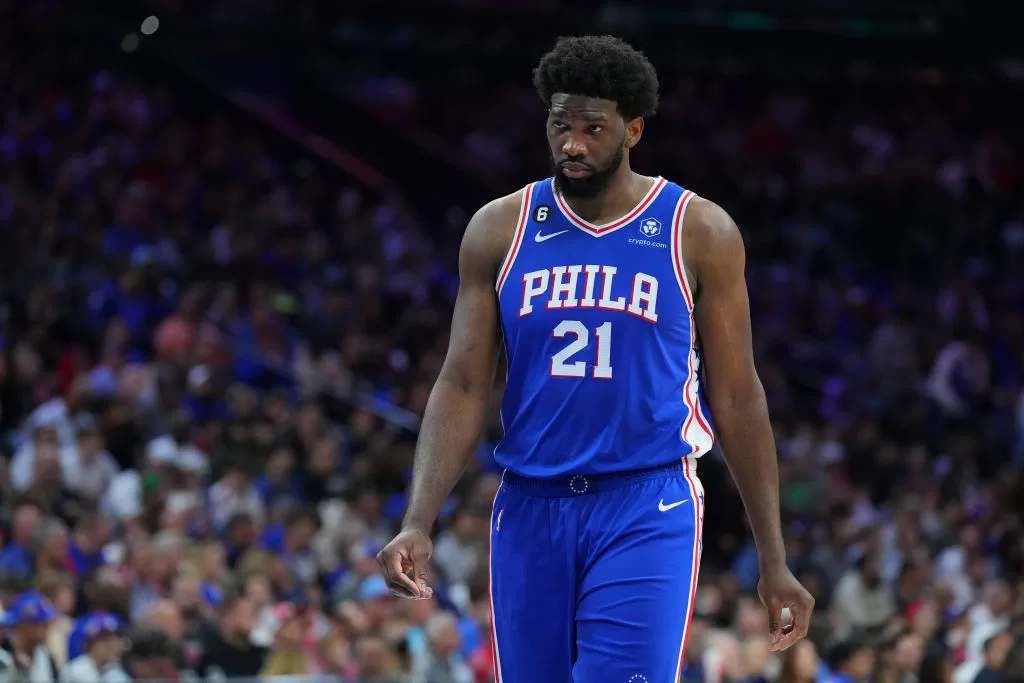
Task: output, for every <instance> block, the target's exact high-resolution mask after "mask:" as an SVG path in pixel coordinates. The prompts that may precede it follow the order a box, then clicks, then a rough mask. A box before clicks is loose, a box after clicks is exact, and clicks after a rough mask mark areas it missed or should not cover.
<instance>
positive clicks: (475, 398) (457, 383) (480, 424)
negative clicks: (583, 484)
mask: <svg viewBox="0 0 1024 683" xmlns="http://www.w3.org/2000/svg"><path fill="white" fill-rule="evenodd" d="M521 201H522V193H517V194H514V195H510V196H508V197H504V198H502V199H498V200H495V201H493V202H491V203H489V204H487V205H486V206H484V207H483V208H482V209H480V210H479V211H477V213H476V214H475V215H474V216H473V218H472V219H471V220H470V222H469V226H468V227H467V228H466V234H465V236H464V237H463V240H462V247H461V250H460V253H459V293H458V296H457V298H456V301H455V311H454V314H453V317H452V327H451V335H450V339H449V344H448V355H447V356H446V357H445V361H444V365H443V366H442V369H441V373H440V376H439V377H438V380H437V383H436V384H435V385H434V388H433V390H432V391H431V394H430V399H429V401H428V402H427V408H426V411H425V413H424V416H423V424H422V425H421V427H420V436H419V442H418V443H417V447H416V461H415V465H414V467H413V480H412V489H411V491H410V500H409V510H408V512H407V514H406V527H407V528H412V527H414V528H418V529H420V530H423V531H425V532H427V533H429V530H430V527H431V526H433V523H434V520H435V519H436V517H437V515H438V513H439V512H440V509H441V505H442V504H443V502H444V500H445V499H446V498H447V496H448V494H449V493H450V492H451V490H452V488H453V487H454V486H455V483H456V482H457V481H458V478H459V476H461V474H462V472H463V470H464V469H465V467H466V464H467V463H468V461H469V458H471V457H472V455H473V453H474V452H475V451H476V448H477V446H478V444H479V443H480V438H481V436H482V434H483V430H484V427H485V424H486V418H487V409H488V398H489V394H490V389H491V385H492V383H493V381H494V372H495V368H496V366H497V361H498V356H499V350H500V343H501V339H500V329H501V328H500V323H499V318H498V298H497V294H496V292H495V281H496V278H497V273H498V269H499V267H500V265H501V263H502V261H503V260H504V259H505V255H506V254H507V252H508V249H509V245H510V243H511V240H512V236H513V234H514V232H515V228H516V221H517V219H518V216H519V210H520V204H521Z"/></svg>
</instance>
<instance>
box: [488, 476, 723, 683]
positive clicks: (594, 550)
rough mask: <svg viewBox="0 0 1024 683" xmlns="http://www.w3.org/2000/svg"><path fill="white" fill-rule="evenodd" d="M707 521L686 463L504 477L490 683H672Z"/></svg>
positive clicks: (497, 517)
mask: <svg viewBox="0 0 1024 683" xmlns="http://www.w3.org/2000/svg"><path fill="white" fill-rule="evenodd" d="M703 519H704V489H703V487H702V486H701V483H700V480H699V479H698V478H697V465H696V459H693V458H684V459H683V460H682V462H681V463H680V464H676V465H671V466H668V467H662V468H658V469H653V470H647V471H643V472H632V473H626V474H621V475H605V476H600V477H590V476H581V475H577V476H573V477H570V478H566V479H561V480H537V479H527V478H523V477H519V476H516V475H513V474H511V473H509V472H506V473H505V476H504V477H503V479H502V484H501V488H500V489H498V495H497V496H496V498H495V500H494V510H493V512H492V513H491V555H490V574H491V577H490V578H491V611H492V615H493V617H492V633H491V637H492V647H493V650H494V660H495V661H494V666H495V679H496V681H497V683H570V682H573V683H605V682H607V683H675V682H676V681H677V680H678V678H679V674H680V670H681V667H682V662H683V653H684V651H685V649H686V637H687V632H688V628H689V624H690V617H691V615H692V613H693V598H694V592H695V590H696V587H697V572H698V568H699V566H700V553H701V528H702V525H703Z"/></svg>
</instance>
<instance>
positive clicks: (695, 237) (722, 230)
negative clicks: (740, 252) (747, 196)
mask: <svg viewBox="0 0 1024 683" xmlns="http://www.w3.org/2000/svg"><path fill="white" fill-rule="evenodd" d="M737 244H738V245H739V246H740V248H742V244H743V237H742V236H741V235H740V230H739V227H737V225H736V221H734V220H733V219H732V216H730V215H729V213H728V212H727V211H726V210H725V209H723V208H722V207H721V206H719V205H718V204H716V203H715V202H713V201H711V200H710V199H706V198H705V197H700V196H694V197H693V199H691V200H690V202H689V204H688V205H687V207H686V213H685V214H684V215H683V245H684V251H686V247H687V246H689V247H690V251H693V252H694V253H697V254H705V255H711V254H714V253H717V252H719V251H720V250H722V249H727V250H728V249H730V248H734V247H735V246H736V245H737ZM694 248H696V249H694Z"/></svg>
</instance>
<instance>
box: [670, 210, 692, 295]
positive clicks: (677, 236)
mask: <svg viewBox="0 0 1024 683" xmlns="http://www.w3.org/2000/svg"><path fill="white" fill-rule="evenodd" d="M696 196H697V195H696V194H694V193H693V192H692V191H691V190H686V191H684V192H683V195H682V196H681V197H680V198H679V201H678V202H676V210H675V212H674V213H673V214H672V269H673V270H674V271H675V273H676V283H677V284H678V285H679V290H680V291H681V292H682V293H683V299H685V300H686V307H687V308H688V309H689V310H690V312H691V313H692V312H693V290H692V289H690V281H689V280H688V279H687V277H686V263H685V261H683V217H684V216H685V215H686V207H687V206H689V205H690V201H691V200H693V198H694V197H696Z"/></svg>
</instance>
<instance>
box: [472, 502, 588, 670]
mask: <svg viewBox="0 0 1024 683" xmlns="http://www.w3.org/2000/svg"><path fill="white" fill-rule="evenodd" d="M559 505H560V502H559V501H558V500H557V499H546V498H535V497H531V496H527V495H524V494H521V493H519V492H517V491H509V490H508V489H507V488H504V487H503V488H502V489H501V490H499V491H498V496H497V497H496V498H495V501H494V511H493V512H492V513H491V556H490V573H491V576H490V580H491V614H492V626H493V630H492V633H491V636H492V638H493V641H492V648H493V650H494V655H495V679H496V681H497V683H566V682H567V681H569V680H570V677H571V675H572V674H571V672H572V657H573V653H572V649H573V607H574V599H575V595H574V590H573V589H574V570H573V566H572V549H574V548H575V545H574V544H572V543H569V542H568V534H569V531H570V529H569V528H568V527H567V525H565V524H564V523H563V516H562V515H560V514H559V510H558V506H559Z"/></svg>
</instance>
